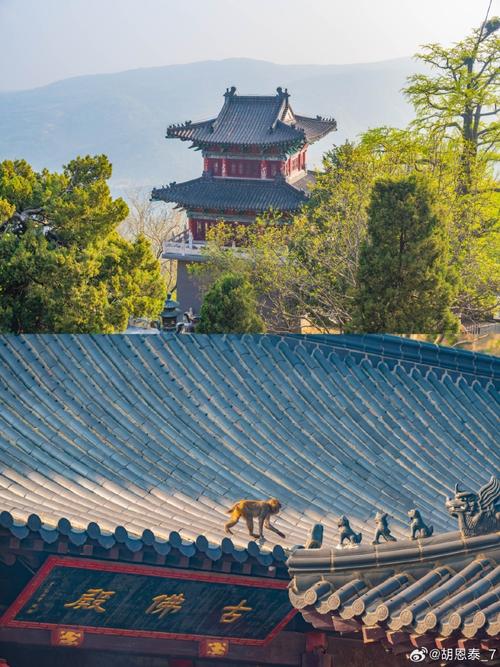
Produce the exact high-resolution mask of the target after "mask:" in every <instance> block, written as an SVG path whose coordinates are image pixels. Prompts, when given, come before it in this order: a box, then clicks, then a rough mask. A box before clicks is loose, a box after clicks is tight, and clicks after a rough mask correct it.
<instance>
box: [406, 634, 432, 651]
mask: <svg viewBox="0 0 500 667" xmlns="http://www.w3.org/2000/svg"><path fill="white" fill-rule="evenodd" d="M410 642H411V643H412V644H413V646H416V647H417V648H422V647H425V648H434V647H435V646H436V642H435V641H434V637H430V636H428V635H410Z"/></svg>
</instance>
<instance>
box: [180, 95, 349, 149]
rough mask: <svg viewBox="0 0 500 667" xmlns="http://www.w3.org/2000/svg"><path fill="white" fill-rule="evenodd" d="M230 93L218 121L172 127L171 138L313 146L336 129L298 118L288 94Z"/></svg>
mask: <svg viewBox="0 0 500 667" xmlns="http://www.w3.org/2000/svg"><path fill="white" fill-rule="evenodd" d="M235 91H236V89H231V90H230V91H226V93H225V95H224V97H225V101H224V105H223V107H222V109H221V111H220V113H219V115H218V116H217V117H216V118H212V119H210V120H207V121H203V122H199V123H192V122H191V121H188V122H186V123H183V124H181V125H171V126H170V127H169V128H168V129H167V138H176V139H181V140H183V141H192V142H193V143H194V144H198V145H201V146H203V145H208V144H217V145H242V146H251V145H259V146H272V145H288V144H295V143H298V144H304V143H306V142H307V143H313V142H314V141H317V140H318V139H321V138H322V137H324V136H325V135H326V134H328V133H329V132H332V130H335V129H336V126H337V124H336V122H335V120H333V119H331V118H329V119H325V118H321V117H320V116H317V117H316V118H309V117H307V116H296V115H295V114H294V113H293V111H292V109H291V107H290V104H289V102H288V98H289V95H288V93H287V92H284V91H282V89H281V88H278V92H277V94H276V95H272V96H265V95H237V94H236V93H235Z"/></svg>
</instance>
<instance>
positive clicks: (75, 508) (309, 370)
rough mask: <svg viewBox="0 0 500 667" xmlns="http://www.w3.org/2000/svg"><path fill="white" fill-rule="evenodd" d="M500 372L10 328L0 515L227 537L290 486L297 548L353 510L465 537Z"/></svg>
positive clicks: (286, 345) (429, 352) (291, 346)
mask: <svg viewBox="0 0 500 667" xmlns="http://www.w3.org/2000/svg"><path fill="white" fill-rule="evenodd" d="M499 366H500V362H499V360H498V359H495V358H493V357H489V356H487V355H481V354H476V353H471V352H464V351H460V350H451V349H445V348H441V347H438V346H433V345H430V344H424V343H418V342H416V341H408V340H405V339H402V338H397V337H392V336H325V337H324V336H319V337H317V338H316V337H311V336H275V335H264V336H252V335H244V336H237V335H228V336H222V335H221V336H203V335H198V334H195V335H184V336H179V335H175V334H161V335H157V336H140V335H133V336H132V335H129V336H127V335H101V336H92V335H78V336H77V335H57V336H52V335H30V336H9V335H5V336H2V337H0V402H1V405H2V409H1V410H0V511H2V510H3V511H5V512H8V513H10V514H9V516H12V517H13V518H14V520H15V521H16V522H18V521H19V522H23V521H26V520H27V518H28V517H29V516H30V515H31V514H33V513H35V514H37V515H39V517H40V520H41V522H42V524H43V525H44V526H45V527H46V528H47V529H50V527H55V526H57V525H58V522H59V520H60V519H61V517H65V518H66V519H67V522H70V524H71V527H72V530H76V531H78V530H86V529H87V526H88V525H89V524H92V526H93V524H94V523H97V524H98V525H99V526H100V528H101V530H102V531H111V532H112V533H113V534H115V531H116V527H117V526H119V527H120V530H119V531H118V535H119V536H120V539H122V537H123V538H124V539H125V537H127V536H128V537H131V538H133V537H140V536H141V535H143V533H144V530H146V529H147V530H149V531H150V532H153V533H154V535H155V536H156V537H157V538H158V539H159V540H160V542H161V541H162V540H165V539H168V536H169V535H170V534H171V533H172V531H174V532H177V533H179V534H180V535H181V536H182V538H183V539H184V540H186V539H192V540H193V539H196V538H197V537H198V536H199V535H202V536H203V537H204V539H206V541H208V542H209V543H210V544H212V545H215V546H217V545H221V540H222V538H223V537H224V532H223V525H224V523H225V521H227V513H226V512H227V509H228V508H229V507H231V506H232V504H233V503H234V502H235V501H237V500H239V499H241V498H267V497H270V496H275V497H277V498H279V499H280V501H281V502H282V504H283V510H282V511H281V513H280V514H279V516H278V517H277V518H276V519H275V524H276V526H277V527H278V528H280V529H281V530H282V531H283V532H284V533H285V534H286V536H287V537H286V539H285V540H280V542H281V546H282V547H284V548H288V549H289V548H291V547H292V546H293V545H296V544H304V542H305V539H306V535H307V533H308V531H309V529H310V527H311V524H312V523H315V522H321V523H323V525H324V526H325V532H326V534H327V535H328V536H329V539H330V536H333V535H335V534H336V533H337V527H336V520H337V517H338V516H339V515H340V514H347V515H348V516H349V518H350V519H351V523H352V525H353V527H354V528H355V529H356V530H368V531H369V532H370V533H371V531H372V524H373V517H374V515H375V512H376V511H378V510H380V511H386V512H388V513H389V514H390V515H391V517H393V519H392V524H391V527H392V529H393V533H394V535H395V536H396V537H397V538H398V539H400V538H401V537H404V536H405V535H406V534H407V530H408V528H407V522H408V518H407V515H406V512H407V510H408V508H410V507H414V506H417V507H419V508H420V510H421V511H422V513H423V515H424V516H425V517H428V518H429V517H431V518H432V523H433V525H434V531H435V534H436V533H439V532H442V531H450V530H455V529H456V522H455V520H454V519H452V518H451V517H450V516H449V514H448V512H447V511H446V510H445V508H444V506H443V498H444V496H446V495H447V494H449V493H450V488H452V487H453V485H454V483H455V482H456V481H461V483H462V484H463V485H465V486H466V487H467V488H471V489H478V488H480V486H481V485H482V484H483V483H485V482H487V481H488V479H489V477H490V475H491V473H492V471H494V470H497V469H498V467H499V466H498V464H499V451H498V447H497V446H496V438H497V425H498V414H499V410H498V394H497V392H496V389H495V382H497V381H498V377H499ZM5 516H7V515H5ZM7 522H9V520H8V517H7ZM63 523H64V522H63ZM63 528H64V530H66V528H68V530H69V527H68V524H67V523H64V526H63ZM94 528H95V527H94V526H93V527H92V530H93V531H94ZM95 532H96V534H97V531H95ZM234 533H235V534H234V537H232V538H231V539H232V540H233V543H234V544H236V545H238V546H244V547H245V548H247V545H248V539H249V538H248V535H247V533H246V530H245V527H244V526H241V525H238V526H237V527H236V528H235V529H234ZM47 535H48V536H49V539H52V538H51V536H50V535H49V533H47ZM147 536H148V537H147V539H150V538H151V535H150V533H149V532H148V533H147ZM115 537H116V535H115ZM82 539H83V538H82ZM274 544H276V540H273V536H271V535H269V536H268V542H266V545H265V546H266V547H268V546H269V545H270V547H271V548H272V546H273V545H274Z"/></svg>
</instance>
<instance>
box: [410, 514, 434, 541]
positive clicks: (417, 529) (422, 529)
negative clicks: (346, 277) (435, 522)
mask: <svg viewBox="0 0 500 667" xmlns="http://www.w3.org/2000/svg"><path fill="white" fill-rule="evenodd" d="M408 516H409V517H410V540H416V539H417V537H420V538H421V537H430V536H431V535H432V533H433V532H434V528H433V527H432V526H428V525H427V524H426V523H424V520H423V519H422V515H421V514H420V512H419V510H417V509H412V510H408ZM417 533H418V534H417Z"/></svg>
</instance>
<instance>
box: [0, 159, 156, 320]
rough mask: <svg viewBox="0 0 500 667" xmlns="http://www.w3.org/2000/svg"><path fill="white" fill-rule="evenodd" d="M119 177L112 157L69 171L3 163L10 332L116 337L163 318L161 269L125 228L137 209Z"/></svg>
mask: <svg viewBox="0 0 500 667" xmlns="http://www.w3.org/2000/svg"><path fill="white" fill-rule="evenodd" d="M110 176H111V164H110V163H109V161H108V159H107V158H106V156H104V155H100V156H97V157H90V156H87V157H84V158H77V159H75V160H73V161H72V162H70V163H69V164H68V165H67V166H66V167H65V168H64V171H63V172H62V173H60V174H59V173H51V172H49V171H47V170H43V171H41V172H35V171H34V170H33V169H32V168H31V166H30V165H29V164H28V163H27V162H25V161H24V160H17V161H10V160H6V161H4V162H0V331H5V332H14V333H36V332H40V333H45V332H47V333H59V332H68V333H88V332H90V333H112V332H115V331H123V330H124V329H125V327H126V326H127V322H128V319H129V317H130V316H145V317H151V318H155V317H157V315H158V313H159V311H160V310H161V305H162V302H163V298H164V283H163V280H162V277H161V274H160V265H159V262H158V260H157V259H156V258H155V257H154V255H153V253H152V252H151V247H150V244H149V243H148V242H147V241H146V239H145V238H144V237H139V238H137V239H136V240H135V241H134V242H129V241H126V240H125V239H123V238H122V237H120V236H119V235H118V233H117V232H116V228H117V226H118V225H119V223H120V222H121V221H122V220H123V219H124V218H125V217H126V216H127V213H128V208H127V205H126V204H125V202H124V201H123V200H122V199H120V198H118V199H113V198H112V197H111V194H110V191H109V187H108V184H107V182H106V181H107V179H109V177H110Z"/></svg>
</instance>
